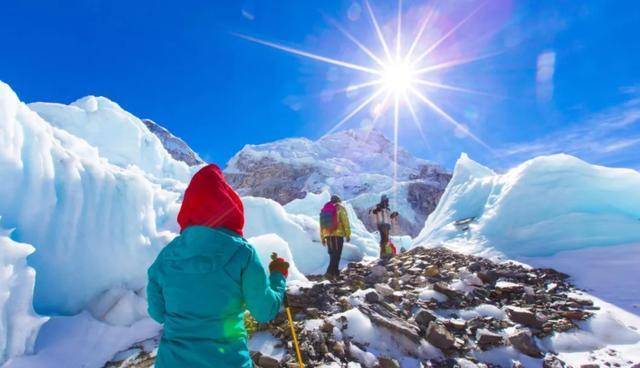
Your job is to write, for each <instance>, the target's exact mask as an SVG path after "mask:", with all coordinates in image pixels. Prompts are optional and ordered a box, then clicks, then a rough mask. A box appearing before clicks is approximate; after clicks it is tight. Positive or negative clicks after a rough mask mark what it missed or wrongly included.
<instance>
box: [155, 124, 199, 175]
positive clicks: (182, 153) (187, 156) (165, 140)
mask: <svg viewBox="0 0 640 368" xmlns="http://www.w3.org/2000/svg"><path fill="white" fill-rule="evenodd" d="M142 122H143V123H144V125H146V126H147V128H148V129H149V130H150V131H151V133H153V134H155V135H156V136H157V137H158V138H159V139H160V142H162V145H163V146H164V148H165V149H166V150H167V151H168V152H169V154H171V157H173V158H174V159H176V160H178V161H182V162H184V163H186V164H187V165H189V166H197V165H201V164H204V163H205V162H204V160H203V159H201V158H200V156H198V154H197V153H196V152H195V151H194V150H192V149H191V147H189V145H188V144H187V143H185V141H183V140H182V139H180V138H178V137H176V136H175V135H173V134H171V132H170V131H168V130H167V129H166V128H165V127H163V126H160V125H158V124H157V123H156V122H154V121H153V120H151V119H142Z"/></svg>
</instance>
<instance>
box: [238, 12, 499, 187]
mask: <svg viewBox="0 0 640 368" xmlns="http://www.w3.org/2000/svg"><path fill="white" fill-rule="evenodd" d="M363 1H364V4H365V6H366V9H367V12H368V13H369V18H370V20H371V24H372V25H373V28H374V30H375V34H376V36H377V38H378V40H379V41H380V46H381V50H379V51H378V52H377V53H376V52H374V51H372V50H371V49H369V48H368V47H367V46H365V45H364V44H363V43H362V42H360V41H359V40H358V39H357V38H356V37H355V36H353V35H352V34H351V33H349V32H348V31H347V30H346V29H344V28H343V27H342V26H341V25H340V24H339V23H338V22H337V21H335V20H333V19H329V21H330V22H331V23H332V24H333V25H335V26H336V27H337V28H338V30H339V31H340V32H342V33H343V34H344V35H345V36H346V37H347V38H348V39H349V40H350V41H352V42H353V43H354V44H355V45H356V46H357V47H358V48H359V49H360V50H361V51H362V52H364V53H365V54H367V55H368V56H369V57H370V58H371V62H372V63H371V64H370V65H362V64H356V63H353V62H349V61H344V60H338V59H335V58H332V57H328V56H323V55H319V54H316V53H312V52H308V51H304V50H300V49H296V48H293V47H289V46H285V45H282V44H278V43H275V42H271V41H266V40H261V39H259V38H255V37H252V36H248V35H243V34H236V33H234V34H235V35H236V36H239V37H242V38H244V39H246V40H249V41H252V42H256V43H259V44H262V45H265V46H269V47H272V48H275V49H278V50H282V51H285V52H288V53H291V54H295V55H298V56H302V57H306V58H309V59H313V60H317V61H321V62H324V63H328V64H332V65H337V66H340V67H343V68H348V69H352V70H356V71H358V72H362V73H365V74H368V75H370V76H371V78H370V79H368V80H367V81H365V82H363V83H359V84H351V85H349V86H347V87H346V88H344V89H342V91H344V92H352V91H355V90H359V89H365V88H366V89H373V90H372V91H371V93H370V94H368V95H367V96H366V97H364V98H363V99H362V101H360V103H358V104H357V105H356V106H355V107H354V108H353V110H351V111H350V112H349V113H347V114H346V115H345V116H344V117H343V118H342V119H341V120H340V121H339V122H338V123H337V124H336V125H335V126H334V127H333V128H332V129H331V130H330V131H329V132H328V133H327V134H330V133H332V132H334V131H336V130H337V129H339V128H340V127H341V126H342V125H344V124H345V123H346V122H347V121H349V120H350V119H351V118H353V117H354V116H356V115H357V114H358V113H360V112H361V111H363V110H365V108H366V107H367V106H374V107H375V108H374V116H375V118H374V121H373V123H372V125H375V124H376V121H377V120H378V119H379V118H380V117H381V116H382V115H383V113H384V112H385V111H387V110H388V108H389V107H391V109H389V110H392V111H393V127H394V142H393V143H394V191H395V182H396V180H395V179H396V177H397V170H398V127H399V125H400V114H399V109H400V107H401V106H402V107H404V108H406V109H407V110H408V112H410V113H411V117H412V118H413V122H414V123H415V125H416V127H417V128H418V131H419V133H420V135H421V136H422V138H423V139H424V140H425V142H426V141H427V140H426V138H425V136H424V132H423V130H422V126H421V124H420V122H419V120H418V117H417V114H416V111H415V109H414V107H413V105H414V102H418V103H421V104H422V105H424V106H426V107H428V108H429V109H430V110H431V111H433V112H434V113H435V114H436V115H438V116H440V117H441V118H442V119H443V120H444V121H446V122H447V123H449V124H451V125H452V126H453V127H454V128H455V130H456V131H457V132H462V133H464V134H465V135H466V136H467V137H469V138H471V139H472V140H474V141H475V142H477V143H479V144H480V145H482V146H484V147H485V148H487V149H489V150H491V148H490V147H489V146H488V145H487V144H486V143H484V142H483V141H482V140H481V139H480V138H478V137H476V136H475V135H474V134H473V133H472V132H471V131H470V130H469V129H468V128H467V127H466V125H464V124H461V123H459V122H458V121H457V120H456V119H454V118H453V117H452V116H451V115H449V114H448V113H447V112H446V111H444V110H443V109H442V108H441V107H440V106H438V104H437V103H436V102H435V101H433V100H432V96H431V95H430V94H429V92H430V91H433V90H435V89H441V90H448V91H454V92H462V93H472V94H480V95H485V96H486V95H489V94H487V93H484V92H479V91H474V90H470V89H467V88H463V87H459V86H452V85H449V84H445V83H442V82H440V81H439V80H441V79H443V78H442V76H440V75H437V73H439V72H441V71H444V70H446V69H449V68H453V67H456V66H459V65H463V64H467V63H471V62H474V61H476V60H480V59H485V58H488V57H493V56H495V55H498V54H499V53H490V54H485V55H476V56H473V55H472V56H468V57H461V58H458V59H449V60H447V61H443V62H439V63H430V62H429V61H430V60H433V59H434V58H427V56H428V55H430V54H431V53H433V52H434V51H435V50H436V49H438V47H439V46H440V45H442V44H443V42H445V40H447V39H448V38H449V37H451V36H452V35H453V34H454V33H455V32H456V31H457V30H458V29H460V28H461V27H462V26H463V25H464V24H465V23H466V22H467V21H468V20H469V19H471V17H473V16H474V15H475V14H477V13H478V12H479V11H480V10H481V9H482V7H483V6H484V5H485V4H486V3H487V1H484V2H483V3H482V4H481V5H480V6H478V7H477V8H475V9H474V10H473V11H472V12H471V13H470V14H468V15H467V16H466V17H465V18H463V19H462V20H461V21H460V22H458V23H457V24H456V25H454V26H453V27H452V28H450V29H449V30H448V31H446V32H443V33H442V34H441V36H440V38H438V39H437V40H436V41H435V42H433V43H430V44H428V45H426V46H427V47H425V48H423V46H425V45H423V44H422V42H421V41H422V38H423V37H422V36H423V33H424V32H425V30H426V29H427V25H428V24H429V23H430V21H431V20H432V18H434V14H436V13H437V12H436V11H434V10H433V9H430V10H429V11H428V13H427V14H426V16H425V17H424V18H423V19H422V21H421V22H420V25H419V27H418V29H417V30H416V32H415V36H414V37H413V40H412V42H411V46H410V47H409V48H408V49H406V50H405V49H403V43H402V37H403V35H402V26H403V24H402V0H398V13H397V18H396V23H395V28H396V29H395V35H394V37H393V38H394V39H395V40H394V41H395V42H394V43H395V44H393V45H392V44H389V43H387V39H385V37H384V35H383V33H382V29H381V27H380V24H379V23H378V19H377V18H376V17H375V15H374V13H373V9H372V7H371V5H370V4H369V1H368V0H363ZM394 46H395V47H394ZM422 48H423V49H422ZM419 49H422V50H419ZM429 76H431V78H430V77H429ZM424 89H428V91H424Z"/></svg>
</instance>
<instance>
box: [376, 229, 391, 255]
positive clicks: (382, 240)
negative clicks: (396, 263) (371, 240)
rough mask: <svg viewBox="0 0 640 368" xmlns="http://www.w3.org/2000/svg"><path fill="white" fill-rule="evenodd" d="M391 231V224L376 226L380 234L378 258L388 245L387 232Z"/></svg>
mask: <svg viewBox="0 0 640 368" xmlns="http://www.w3.org/2000/svg"><path fill="white" fill-rule="evenodd" d="M390 231H391V224H380V225H378V232H380V258H382V255H383V254H384V247H386V246H387V243H389V232H390Z"/></svg>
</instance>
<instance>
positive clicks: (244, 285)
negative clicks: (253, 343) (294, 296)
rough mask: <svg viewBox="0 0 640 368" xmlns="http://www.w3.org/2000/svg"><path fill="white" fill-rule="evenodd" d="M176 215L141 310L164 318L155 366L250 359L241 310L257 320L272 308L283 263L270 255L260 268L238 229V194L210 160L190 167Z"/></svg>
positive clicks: (241, 363)
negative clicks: (175, 229)
mask: <svg viewBox="0 0 640 368" xmlns="http://www.w3.org/2000/svg"><path fill="white" fill-rule="evenodd" d="M178 223H179V224H180V227H181V233H180V235H179V236H177V237H176V238H175V239H173V240H172V241H171V242H170V243H169V244H168V245H167V246H166V247H165V248H164V249H163V250H162V251H161V252H160V254H159V255H158V257H157V258H156V260H155V262H153V264H152V265H151V267H150V268H149V270H148V276H149V283H148V286H147V299H148V303H149V309H148V311H149V315H150V316H151V317H152V318H153V319H154V320H156V321H157V322H159V323H162V324H163V325H164V330H163V332H162V338H161V340H160V347H159V348H158V355H157V358H156V362H155V367H156V368H200V367H202V368H204V367H230V368H231V367H233V368H240V367H252V366H253V364H252V361H251V358H250V356H249V351H248V348H247V332H246V330H245V327H244V322H243V316H244V313H245V310H247V309H248V310H249V311H250V312H251V315H252V316H253V317H254V318H255V319H256V320H257V321H258V322H268V321H270V320H272V319H273V318H274V317H275V316H276V314H277V313H278V312H279V310H280V307H281V305H282V302H283V299H284V293H285V279H286V277H287V272H288V267H289V264H288V263H287V262H285V260H283V259H282V258H278V259H276V260H274V261H272V262H271V264H270V265H269V270H270V275H267V272H266V271H265V269H264V267H263V266H262V264H261V263H260V260H259V259H258V255H257V253H256V250H255V249H254V248H253V247H252V246H251V244H249V243H248V242H247V241H246V240H245V239H244V238H243V237H242V228H243V226H244V210H243V206H242V202H241V201H240V198H239V197H238V195H237V194H236V193H235V192H234V191H233V189H232V188H231V187H230V186H229V185H228V184H227V182H226V181H225V180H224V177H223V175H222V172H221V171H220V169H219V168H218V167H217V166H215V165H208V166H205V167H204V168H202V169H201V170H200V171H198V173H196V174H195V175H194V177H193V179H192V180H191V183H190V184H189V187H188V188H187V190H186V191H185V195H184V200H183V202H182V206H181V208H180V212H179V214H178Z"/></svg>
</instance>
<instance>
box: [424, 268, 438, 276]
mask: <svg viewBox="0 0 640 368" xmlns="http://www.w3.org/2000/svg"><path fill="white" fill-rule="evenodd" d="M439 273H440V270H439V269H438V267H436V266H428V267H427V268H425V269H424V275H425V276H429V277H435V276H438V274H439Z"/></svg>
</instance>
